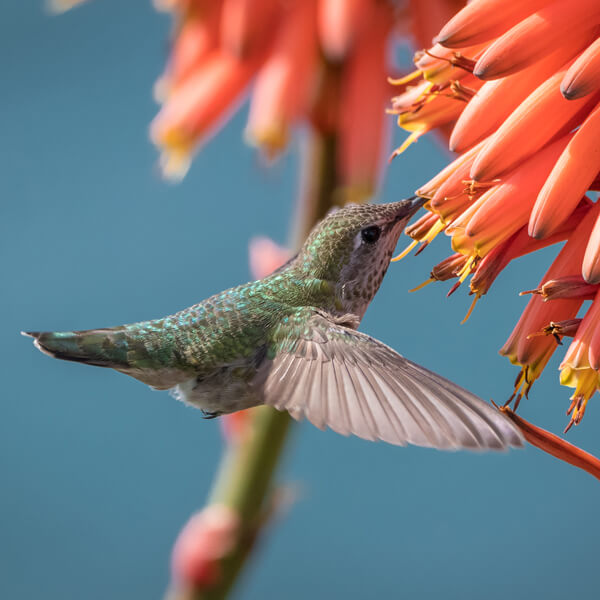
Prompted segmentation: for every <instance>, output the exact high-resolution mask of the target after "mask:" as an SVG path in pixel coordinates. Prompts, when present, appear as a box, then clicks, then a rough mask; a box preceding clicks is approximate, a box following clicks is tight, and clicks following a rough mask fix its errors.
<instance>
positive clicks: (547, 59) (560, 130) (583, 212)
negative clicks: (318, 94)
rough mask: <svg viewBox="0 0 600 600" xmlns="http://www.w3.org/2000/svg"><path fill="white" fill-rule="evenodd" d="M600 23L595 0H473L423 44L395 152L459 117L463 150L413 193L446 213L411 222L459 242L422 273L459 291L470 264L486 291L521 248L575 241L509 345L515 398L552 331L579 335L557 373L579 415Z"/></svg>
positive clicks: (586, 366) (594, 234) (598, 114)
mask: <svg viewBox="0 0 600 600" xmlns="http://www.w3.org/2000/svg"><path fill="white" fill-rule="evenodd" d="M598 31H600V3H598V1H597V0H578V1H577V2H571V1H570V0H534V1H531V2H509V3H507V2H504V1H501V0H473V1H472V2H470V3H469V4H468V5H467V6H466V7H465V8H463V9H462V10H460V11H459V12H458V13H457V14H456V15H455V16H454V17H453V18H452V19H450V21H449V22H448V23H446V24H445V25H444V26H443V27H442V29H441V31H440V33H439V34H438V35H437V36H436V37H435V38H434V40H433V41H434V43H435V46H434V47H433V48H431V49H430V50H428V51H424V52H418V53H417V54H416V56H415V64H416V66H417V69H418V71H417V72H416V73H414V74H412V75H411V80H410V82H407V81H406V80H404V81H402V83H408V85H410V86H412V87H407V89H406V91H404V93H401V94H400V95H399V96H397V97H395V98H393V99H392V107H393V108H394V109H395V112H397V113H399V124H400V126H401V127H404V128H406V129H409V127H410V130H411V131H412V132H413V135H412V136H410V138H409V139H408V140H407V141H406V142H405V143H404V144H403V145H402V146H401V148H400V149H399V150H398V152H399V151H401V150H404V149H405V148H406V146H407V145H408V144H409V143H410V141H412V140H413V139H414V138H415V137H418V136H419V135H422V134H423V133H424V132H425V131H428V130H430V129H432V128H434V127H444V128H448V127H450V128H452V132H451V135H450V143H449V146H450V150H451V151H454V152H458V156H457V157H456V158H455V160H454V161H453V162H452V163H451V164H450V165H448V167H446V168H445V169H444V170H443V171H441V172H440V173H439V174H438V175H436V176H435V177H433V178H432V179H431V180H430V181H429V182H428V183H426V184H425V185H423V186H422V187H421V188H420V189H419V190H418V191H417V192H416V193H417V194H418V195H420V196H423V197H425V198H428V199H429V202H428V203H427V204H426V205H425V208H426V209H427V210H429V211H431V212H432V213H433V214H435V215H436V216H437V217H438V219H434V218H433V217H432V218H431V219H421V220H420V221H419V222H418V224H419V227H417V231H415V232H412V231H410V232H407V233H409V235H411V237H415V235H416V233H418V235H419V238H418V239H420V240H425V239H426V237H427V240H426V241H427V242H429V241H431V239H432V238H433V234H434V233H436V232H437V230H438V229H439V230H444V231H445V233H446V235H448V236H450V237H451V240H452V248H453V250H454V251H455V254H454V255H452V256H450V257H449V258H448V259H446V260H445V261H442V262H441V263H439V265H436V266H435V267H434V268H433V270H432V271H431V274H430V278H429V279H428V280H427V282H426V283H429V282H431V281H444V280H448V279H452V278H457V279H458V282H457V283H456V284H455V286H454V287H453V288H452V289H451V292H452V291H454V290H455V289H456V287H457V286H458V285H459V284H460V283H462V282H463V281H465V280H466V278H467V277H469V276H470V275H472V278H471V282H470V286H469V287H470V293H471V294H473V295H474V296H475V301H476V300H477V298H479V297H480V296H482V295H484V294H486V293H488V291H489V289H490V287H491V285H492V284H493V282H494V281H495V280H496V278H497V276H498V274H499V273H500V272H501V271H502V270H503V269H504V268H506V267H507V266H508V265H509V264H510V262H511V261H512V260H513V259H515V258H518V257H519V256H522V255H524V254H527V253H529V252H533V251H535V250H537V249H540V248H543V247H545V246H548V245H551V244H555V243H558V242H561V241H564V240H567V243H566V244H565V246H564V248H563V249H562V251H561V252H560V254H559V255H558V257H557V258H556V260H555V261H554V263H553V264H552V266H551V267H550V269H549V270H548V272H547V273H546V275H545V276H544V278H543V279H542V281H541V282H540V284H539V286H538V288H536V290H533V291H532V294H533V295H532V297H531V299H530V301H529V304H528V305H527V307H526V309H525V311H524V312H523V315H522V316H521V319H520V320H519V322H518V324H517V326H516V327H515V329H514V331H513V333H512V334H511V336H510V337H509V339H508V340H507V342H506V344H505V345H504V347H503V348H502V350H501V354H503V355H505V356H507V357H508V358H509V359H510V360H511V361H512V362H513V363H515V364H516V365H518V366H520V367H521V373H520V375H519V377H518V379H517V382H516V386H515V394H514V396H515V397H516V403H517V404H518V400H519V399H520V397H521V396H522V395H523V394H526V393H528V392H529V389H530V388H531V385H532V383H533V382H534V381H535V379H536V378H537V377H539V376H540V374H541V373H542V371H543V369H544V367H545V365H546V364H547V362H548V360H549V358H550V356H551V355H552V353H553V352H554V350H555V349H556V347H557V343H556V342H557V341H559V342H560V340H561V339H562V338H563V337H564V336H568V335H575V339H574V341H573V343H572V345H571V349H570V350H569V352H568V354H567V356H566V357H565V360H564V362H563V365H562V374H561V382H562V383H564V384H567V385H572V386H574V387H575V395H574V398H575V399H576V400H575V401H574V404H573V406H572V410H571V412H572V413H573V414H572V423H575V422H578V421H579V420H580V418H581V415H582V414H583V409H584V407H585V403H586V402H587V400H588V399H589V397H590V396H591V395H592V394H593V392H594V391H595V390H596V387H598V366H599V363H600V333H596V332H600V325H598V322H597V319H598V318H599V316H598V315H599V314H600V308H599V307H600V297H599V296H598V288H597V286H598V285H600V218H599V217H598V213H599V210H600V204H598V203H593V202H592V201H591V200H589V199H587V198H586V196H585V194H586V193H587V191H588V190H597V189H598V188H600V142H599V141H598V140H600V39H598V37H597V36H598ZM484 80H485V82H484ZM467 82H468V86H469V88H471V89H472V90H473V91H474V92H475V93H474V94H473V95H472V96H471V97H468V95H466V94H464V95H463V96H462V98H461V102H456V104H454V106H453V108H452V110H451V109H450V107H451V106H452V105H450V104H449V102H450V100H451V98H450V97H449V96H450V90H451V89H452V85H453V83H454V86H455V88H456V83H458V84H460V85H461V86H463V85H466V83H467ZM482 82H483V85H481V84H482ZM457 113H458V118H457ZM455 119H456V122H455V123H453V121H454V120H455ZM416 225H417V224H415V226H416ZM426 226H428V227H429V229H428V230H427V231H425V227H426ZM421 230H423V231H421ZM412 245H413V246H414V242H413V244H412ZM590 299H591V300H592V305H591V307H590V308H587V307H584V308H585V309H587V314H585V315H583V316H581V315H578V311H580V310H581V308H582V306H583V301H584V300H590ZM584 312H585V311H584ZM588 315H589V316H588ZM592 357H593V358H592ZM586 361H587V362H586Z"/></svg>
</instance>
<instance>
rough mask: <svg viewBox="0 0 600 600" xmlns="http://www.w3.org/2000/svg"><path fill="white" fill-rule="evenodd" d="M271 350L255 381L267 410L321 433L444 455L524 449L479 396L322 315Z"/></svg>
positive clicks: (509, 427)
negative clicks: (461, 450)
mask: <svg viewBox="0 0 600 600" xmlns="http://www.w3.org/2000/svg"><path fill="white" fill-rule="evenodd" d="M274 350H275V354H274V357H273V358H272V359H265V361H264V362H263V365H262V366H261V370H262V369H264V370H266V371H264V372H261V373H260V374H259V375H258V376H257V379H256V381H257V382H258V381H261V382H262V381H264V385H261V386H260V387H261V389H260V390H259V393H262V396H263V399H264V402H265V404H269V405H271V406H274V407H275V408H277V409H278V410H287V411H289V412H290V414H291V415H292V416H293V417H294V418H296V419H302V418H303V417H306V418H307V419H308V420H309V421H310V422H311V423H313V424H314V425H316V426H317V427H319V428H320V429H324V428H325V427H329V428H331V429H333V430H334V431H336V432H338V433H341V434H343V435H349V434H354V435H357V436H358V437H361V438H364V439H367V440H377V439H380V440H384V441H386V442H389V443H391V444H397V445H402V446H404V445H406V444H415V445H418V446H428V447H433V448H440V449H458V448H469V449H474V450H477V449H479V450H483V449H496V450H499V449H506V448H508V447H510V446H521V445H522V443H523V440H522V436H521V434H520V432H519V431H518V429H517V428H516V427H515V426H514V424H513V423H512V422H511V421H509V420H508V419H507V418H506V417H505V416H504V415H503V414H501V413H500V412H499V411H497V410H495V409H493V408H492V407H491V406H490V405H488V404H487V403H485V402H484V401H483V400H481V399H480V398H478V397H477V396H475V395H474V394H472V393H470V392H468V391H467V390H465V389H463V388H461V387H459V386H458V385H456V384H454V383H452V382H450V381H448V380H447V379H445V378H443V377H441V376H439V375H436V374H435V373H433V372H431V371H428V370H427V369H425V368H423V367H421V366H419V365H417V364H415V363H413V362H411V361H409V360H407V359H405V358H403V357H402V356H400V355H399V354H398V353H397V352H395V351H394V350H392V349H391V348H389V347H388V346H386V345H385V344H382V343H381V342H379V341H378V340H375V339H373V338H371V337H369V336H368V335H365V334H364V333H360V332H358V331H356V330H354V329H352V328H350V327H345V326H344V325H343V323H341V322H340V319H336V318H335V317H331V316H330V315H327V314H325V313H323V312H321V311H318V310H317V309H313V310H312V316H310V318H309V319H308V324H307V326H306V327H304V328H303V330H302V332H301V334H297V333H296V334H295V335H294V333H293V332H290V334H289V336H288V337H285V338H283V339H281V340H280V341H279V343H278V345H277V346H276V347H275V348H274ZM257 385H258V384H257Z"/></svg>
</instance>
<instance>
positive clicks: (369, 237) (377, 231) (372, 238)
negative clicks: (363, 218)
mask: <svg viewBox="0 0 600 600" xmlns="http://www.w3.org/2000/svg"><path fill="white" fill-rule="evenodd" d="M380 235H381V227H378V226H377V225H371V226H370V227H365V228H364V229H362V230H361V232H360V237H361V238H362V241H363V242H365V243H367V244H374V243H375V242H376V241H377V240H378V239H379V236H380Z"/></svg>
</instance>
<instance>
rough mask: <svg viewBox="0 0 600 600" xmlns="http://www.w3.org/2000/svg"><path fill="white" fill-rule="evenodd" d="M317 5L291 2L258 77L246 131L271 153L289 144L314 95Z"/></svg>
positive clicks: (272, 154)
mask: <svg viewBox="0 0 600 600" xmlns="http://www.w3.org/2000/svg"><path fill="white" fill-rule="evenodd" d="M316 9H317V3H316V1H315V0H305V2H300V3H297V4H293V5H291V6H290V10H289V11H288V14H286V15H285V17H284V21H283V22H282V24H281V27H280V30H279V34H278V37H277V39H276V41H275V46H274V48H273V50H272V52H271V55H270V57H269V59H268V60H267V61H266V63H265V64H264V66H263V67H262V69H261V70H260V73H259V75H258V77H257V80H256V84H255V88H254V94H253V95H252V104H251V106H250V116H249V117H248V126H247V128H246V135H247V136H248V139H249V140H250V141H251V142H252V143H254V144H256V145H257V146H260V147H262V148H263V150H264V151H265V153H266V154H267V155H268V156H275V155H276V154H277V153H278V152H280V151H281V150H282V149H283V148H284V147H285V146H286V145H287V141H288V136H289V128H290V126H291V124H292V123H293V122H294V121H296V120H297V119H298V118H299V117H300V116H301V115H302V114H304V113H305V112H306V110H307V108H308V107H309V103H310V101H311V97H312V96H314V91H315V86H316V81H315V72H316V67H317V64H318V63H317V61H318V54H317V43H316V42H317V28H316Z"/></svg>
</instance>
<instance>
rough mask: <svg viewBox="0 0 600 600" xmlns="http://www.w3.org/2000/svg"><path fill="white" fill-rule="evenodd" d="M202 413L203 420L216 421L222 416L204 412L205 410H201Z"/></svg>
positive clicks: (218, 413) (217, 413) (216, 413)
mask: <svg viewBox="0 0 600 600" xmlns="http://www.w3.org/2000/svg"><path fill="white" fill-rule="evenodd" d="M200 412H202V418H203V419H214V418H216V417H218V416H219V415H220V414H221V413H220V412H210V411H208V410H204V409H200Z"/></svg>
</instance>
